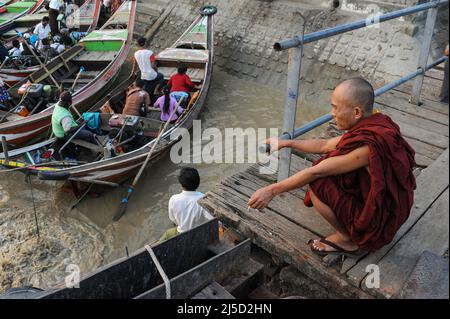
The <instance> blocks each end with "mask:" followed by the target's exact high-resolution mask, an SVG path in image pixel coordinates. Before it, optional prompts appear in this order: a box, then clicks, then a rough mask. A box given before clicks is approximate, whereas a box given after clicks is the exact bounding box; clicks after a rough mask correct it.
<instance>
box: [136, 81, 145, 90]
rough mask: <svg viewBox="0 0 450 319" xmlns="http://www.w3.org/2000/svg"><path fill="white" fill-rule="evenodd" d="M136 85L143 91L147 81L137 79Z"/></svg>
mask: <svg viewBox="0 0 450 319" xmlns="http://www.w3.org/2000/svg"><path fill="white" fill-rule="evenodd" d="M135 85H136V86H137V87H138V88H141V89H143V88H144V86H145V81H144V80H142V79H137V80H136V82H135Z"/></svg>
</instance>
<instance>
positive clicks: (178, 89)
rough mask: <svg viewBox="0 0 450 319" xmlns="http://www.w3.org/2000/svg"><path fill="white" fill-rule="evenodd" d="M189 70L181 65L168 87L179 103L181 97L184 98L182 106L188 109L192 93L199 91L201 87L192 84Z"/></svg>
mask: <svg viewBox="0 0 450 319" xmlns="http://www.w3.org/2000/svg"><path fill="white" fill-rule="evenodd" d="M187 70H188V68H187V67H186V66H185V65H180V67H179V68H178V73H177V74H174V75H172V77H171V78H170V80H169V82H168V83H167V86H168V87H170V88H171V89H170V92H171V95H172V96H173V97H174V98H175V99H176V100H177V101H179V100H180V99H181V97H182V96H183V97H184V100H183V103H182V106H183V107H186V106H187V105H188V103H189V98H190V96H191V92H192V91H194V90H199V89H200V88H201V87H200V86H199V85H195V84H194V83H192V81H191V78H190V77H189V75H187Z"/></svg>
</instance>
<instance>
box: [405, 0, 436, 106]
mask: <svg viewBox="0 0 450 319" xmlns="http://www.w3.org/2000/svg"><path fill="white" fill-rule="evenodd" d="M432 1H435V0H432ZM437 13H438V7H437V6H436V7H434V8H431V9H429V10H428V14H427V22H426V24H425V31H424V34H423V41H422V47H421V49H420V55H419V63H418V66H417V68H421V69H422V70H424V72H423V74H421V75H419V76H418V77H417V78H416V80H415V81H414V85H413V89H412V92H411V98H410V103H412V104H414V105H420V94H421V92H422V85H423V79H424V75H425V68H426V66H427V63H428V56H429V54H430V47H431V40H432V39H433V32H434V26H435V24H436V17H437Z"/></svg>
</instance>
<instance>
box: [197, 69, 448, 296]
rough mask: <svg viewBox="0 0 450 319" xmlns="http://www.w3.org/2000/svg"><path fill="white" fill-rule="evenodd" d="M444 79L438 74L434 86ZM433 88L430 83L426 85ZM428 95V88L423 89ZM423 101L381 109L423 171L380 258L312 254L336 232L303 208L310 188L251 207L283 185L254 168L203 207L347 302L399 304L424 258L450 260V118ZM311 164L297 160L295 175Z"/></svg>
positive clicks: (394, 101)
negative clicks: (376, 278)
mask: <svg viewBox="0 0 450 319" xmlns="http://www.w3.org/2000/svg"><path fill="white" fill-rule="evenodd" d="M442 75H443V74H442V72H441V71H440V70H439V69H437V70H432V77H430V78H432V79H433V81H428V82H429V83H433V85H435V86H436V83H439V82H436V81H438V80H439V77H441V76H442ZM427 85H431V84H427ZM424 90H426V86H425V87H424ZM430 94H434V93H430V92H425V94H424V95H423V102H424V104H423V105H422V106H420V107H418V106H414V105H411V104H409V102H408V99H409V95H408V94H406V93H405V92H402V91H401V90H393V91H392V92H390V93H388V94H386V95H384V96H382V97H380V98H378V99H377V103H378V104H379V108H380V110H381V111H382V112H383V113H385V114H387V115H389V116H391V117H392V118H393V120H394V121H395V122H396V123H398V124H399V126H400V129H401V131H402V133H403V135H404V136H405V137H406V139H407V140H408V141H409V143H410V144H411V146H413V148H414V149H415V150H416V153H417V154H416V160H417V163H418V166H419V167H420V168H421V169H423V170H422V171H418V178H417V189H416V191H415V205H414V207H413V209H412V211H411V214H410V217H409V219H408V220H407V222H406V223H405V224H404V225H403V226H402V228H401V229H400V230H399V232H398V233H397V235H396V236H395V238H394V240H393V241H392V242H391V243H390V244H388V245H386V246H385V247H383V248H382V249H380V250H379V251H377V252H375V253H372V254H367V255H365V256H362V257H360V258H359V259H354V258H347V259H345V260H343V259H341V258H329V257H328V258H324V259H321V258H319V257H318V256H317V255H315V254H313V253H312V252H311V251H310V248H309V246H308V245H307V242H308V241H309V240H310V239H313V238H318V237H323V236H328V235H330V234H332V233H333V232H334V231H333V229H332V228H331V227H330V226H329V225H328V224H327V223H326V222H325V221H324V220H323V219H322V218H321V217H320V216H318V214H317V213H316V212H315V211H314V210H313V209H311V208H307V207H305V206H304V204H303V199H304V196H305V190H304V189H298V190H295V191H292V192H290V193H287V194H283V195H281V196H279V197H277V198H275V199H274V200H273V201H272V202H271V203H270V205H269V207H268V208H266V209H264V210H262V211H257V210H249V209H248V207H247V203H248V200H249V198H250V196H251V195H252V194H253V193H254V192H255V191H256V190H258V189H260V188H261V187H265V186H268V185H270V184H272V183H275V182H276V174H275V172H272V174H269V175H267V174H261V173H260V168H261V167H262V166H261V165H259V164H258V165H254V166H252V167H250V168H248V169H246V170H245V171H242V172H239V173H237V174H235V175H233V176H230V177H228V178H226V179H224V180H223V181H221V182H220V183H219V184H218V185H217V186H216V187H215V188H214V189H213V190H211V191H210V192H208V193H207V194H206V196H205V197H204V198H203V199H202V200H201V201H200V203H201V205H202V206H204V207H205V208H206V209H208V210H209V211H210V212H211V213H213V214H214V215H216V216H217V217H219V219H221V220H222V221H223V222H224V223H225V224H227V225H228V226H230V227H232V228H233V229H235V230H236V231H237V232H239V233H241V234H242V235H244V236H246V237H248V238H250V239H252V241H253V243H254V244H256V245H257V246H259V247H261V248H263V249H264V250H266V251H267V252H269V253H270V254H272V255H274V256H276V257H277V258H279V259H280V260H282V261H284V262H286V263H288V264H291V265H293V266H295V267H296V268H297V269H298V270H299V271H301V272H302V273H304V274H305V275H307V276H308V277H310V278H311V279H313V280H315V281H317V282H318V283H319V284H320V285H322V286H323V287H324V289H333V291H335V293H336V294H338V295H340V296H342V297H344V298H372V297H374V298H397V297H399V295H400V293H401V291H402V288H403V287H404V285H405V284H406V283H407V280H408V276H409V274H410V273H411V272H412V270H413V269H414V267H415V265H416V264H417V262H418V260H419V258H420V256H421V255H422V253H423V252H424V251H430V252H432V253H435V254H437V255H443V254H444V253H445V252H446V251H448V246H449V214H448V202H449V190H448V187H449V176H448V165H449V145H448V144H449V143H448V140H449V118H448V105H445V104H441V103H440V102H438V101H437V98H435V99H434V100H430V99H428V98H427V97H428V96H429V95H430ZM309 165H311V162H310V161H308V160H306V159H304V158H301V157H300V156H298V155H293V156H292V167H291V174H294V173H296V172H298V171H299V170H301V169H304V168H305V167H308V166H309ZM370 265H377V266H378V267H380V288H378V289H368V288H366V279H367V278H368V275H369V272H368V271H367V270H368V268H367V267H368V266H370Z"/></svg>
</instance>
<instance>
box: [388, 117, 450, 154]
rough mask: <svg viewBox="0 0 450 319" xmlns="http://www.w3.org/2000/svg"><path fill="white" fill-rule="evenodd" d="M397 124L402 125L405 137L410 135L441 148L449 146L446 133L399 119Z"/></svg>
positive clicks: (401, 129)
mask: <svg viewBox="0 0 450 319" xmlns="http://www.w3.org/2000/svg"><path fill="white" fill-rule="evenodd" d="M397 124H398V125H399V126H400V131H401V133H402V135H403V136H405V137H410V138H412V139H415V140H417V141H421V142H424V143H427V144H430V145H433V146H436V147H439V148H441V149H446V148H448V142H449V140H448V137H446V136H444V134H439V133H435V132H430V131H429V130H426V129H423V128H420V127H417V126H414V125H411V124H408V123H407V122H404V121H398V122H397Z"/></svg>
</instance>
